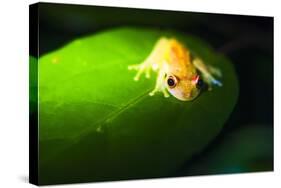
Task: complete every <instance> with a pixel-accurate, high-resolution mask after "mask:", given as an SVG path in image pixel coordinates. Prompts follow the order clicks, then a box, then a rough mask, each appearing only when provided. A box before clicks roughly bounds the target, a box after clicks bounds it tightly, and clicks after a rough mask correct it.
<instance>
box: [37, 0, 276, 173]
mask: <svg viewBox="0 0 281 188" xmlns="http://www.w3.org/2000/svg"><path fill="white" fill-rule="evenodd" d="M39 23H40V24H39V29H40V35H39V40H40V46H39V54H40V56H42V55H44V54H46V53H48V52H50V51H52V50H56V49H58V48H60V47H62V46H64V45H65V44H66V43H68V42H70V41H72V40H73V39H75V38H78V37H80V36H86V35H92V34H94V33H96V32H99V31H102V30H104V29H110V28H112V27H118V26H146V27H157V28H163V29H165V28H167V29H171V28H172V29H176V30H180V31H182V32H186V33H188V34H192V35H195V36H197V37H200V38H201V39H203V40H204V41H206V42H207V43H209V44H210V45H211V46H212V47H213V48H214V49H215V50H216V51H217V52H218V53H222V54H224V55H225V56H227V57H228V58H229V59H230V60H231V61H232V62H233V64H234V66H235V69H236V72H237V76H238V79H239V84H240V92H239V99H238V102H237V105H236V107H235V109H234V111H233V113H232V115H231V117H230V118H229V120H228V122H227V123H226V125H225V127H224V129H223V131H222V132H221V134H220V135H219V136H218V137H217V138H216V139H215V140H214V141H213V142H212V143H211V144H210V145H209V146H208V148H207V149H206V151H204V152H203V153H202V154H201V155H199V156H195V157H194V159H193V160H192V161H189V162H187V164H186V167H188V166H190V164H191V163H196V162H197V163H200V160H202V159H204V157H206V156H208V155H210V153H211V154H212V153H214V152H215V150H216V146H217V145H220V144H221V143H222V142H224V140H225V139H227V137H228V136H229V135H232V133H233V132H235V134H238V135H239V130H240V129H245V128H247V129H249V130H250V132H251V130H252V131H253V132H254V131H256V130H257V129H260V128H261V127H262V129H263V130H267V131H269V132H270V134H269V136H268V135H267V136H266V139H265V140H266V142H268V143H267V147H269V148H270V151H272V152H271V153H267V154H266V155H263V156H261V157H260V156H253V158H258V160H259V161H261V162H259V165H256V166H255V167H254V168H251V169H253V170H255V171H260V170H272V169H273V18H272V17H258V16H240V15H226V14H209V13H192V12H175V11H161V10H153V11H152V10H145V9H128V8H110V7H97V6H78V5H64V4H55V5H54V4H45V3H41V4H40V6H39ZM237 132H238V133H237ZM244 134H245V133H244ZM242 136H243V135H242ZM242 136H241V138H242ZM244 136H245V135H244ZM238 138H239V136H238ZM249 139H251V137H250V136H249ZM254 139H255V138H253V140H254ZM241 144H243V143H241ZM225 152H228V151H225ZM265 152H268V150H266V151H265ZM241 160H242V159H241ZM261 163H262V165H260V164H261ZM260 166H262V167H260ZM186 167H183V170H182V171H180V172H179V173H177V174H176V175H182V174H186V169H185V168H186ZM187 171H188V170H187ZM224 172H227V171H224ZM232 172H236V171H235V170H234V171H232ZM237 172H241V171H239V170H238V171H237ZM204 173H208V172H203V171H202V172H196V173H194V174H204ZM187 174H193V173H190V172H189V173H187Z"/></svg>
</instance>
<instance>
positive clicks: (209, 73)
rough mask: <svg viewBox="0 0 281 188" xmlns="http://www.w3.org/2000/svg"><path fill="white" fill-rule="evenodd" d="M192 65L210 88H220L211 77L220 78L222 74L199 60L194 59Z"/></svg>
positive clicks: (219, 84) (218, 82)
mask: <svg viewBox="0 0 281 188" xmlns="http://www.w3.org/2000/svg"><path fill="white" fill-rule="evenodd" d="M193 65H194V66H195V68H196V69H197V70H199V72H200V73H201V74H202V77H203V80H204V81H205V82H207V83H208V84H209V86H210V88H211V86H212V85H217V86H222V83H221V82H220V81H219V80H217V79H215V77H214V76H213V75H216V76H218V77H221V76H222V74H221V72H220V70H219V69H217V68H215V67H213V66H210V65H206V64H205V63H204V62H203V61H202V60H201V59H199V58H195V59H194V60H193Z"/></svg>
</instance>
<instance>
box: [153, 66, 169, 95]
mask: <svg viewBox="0 0 281 188" xmlns="http://www.w3.org/2000/svg"><path fill="white" fill-rule="evenodd" d="M165 78H166V71H165V69H160V70H159V72H158V75H157V80H156V85H155V87H154V89H153V90H152V91H151V92H150V93H149V95H150V96H153V95H154V94H155V93H156V92H162V93H163V95H164V97H166V98H167V97H169V96H170V95H169V93H168V91H167V90H166V85H165Z"/></svg>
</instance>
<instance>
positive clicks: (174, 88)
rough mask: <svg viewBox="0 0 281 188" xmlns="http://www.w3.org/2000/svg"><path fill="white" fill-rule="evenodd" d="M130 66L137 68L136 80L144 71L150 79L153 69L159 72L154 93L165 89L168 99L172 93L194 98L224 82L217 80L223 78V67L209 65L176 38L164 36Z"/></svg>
mask: <svg viewBox="0 0 281 188" xmlns="http://www.w3.org/2000/svg"><path fill="white" fill-rule="evenodd" d="M128 69H129V70H135V71H137V73H136V75H135V76H134V78H133V79H134V80H135V81H139V79H140V77H141V75H143V74H144V75H145V77H146V78H147V79H149V78H151V72H155V73H156V74H157V77H156V84H155V87H154V89H153V90H152V91H151V92H149V95H150V96H154V95H155V94H156V93H157V92H162V93H163V95H164V97H166V98H167V97H169V96H170V95H172V96H174V97H175V98H177V99H178V100H181V101H192V100H194V99H195V98H197V97H198V96H199V94H200V93H201V92H202V90H203V88H208V89H207V90H209V91H211V90H212V88H213V86H219V87H222V85H223V84H222V82H221V81H219V80H218V79H217V77H222V73H221V71H220V69H218V68H216V67H214V66H211V65H209V64H206V63H205V62H204V61H203V60H202V59H201V58H200V57H198V56H196V55H194V53H191V50H190V49H189V48H187V47H186V46H185V45H184V44H183V43H181V42H180V41H179V40H178V39H176V38H174V37H165V36H163V37H160V38H159V39H158V40H157V41H156V43H155V44H154V46H153V48H152V50H151V52H150V53H149V55H148V56H147V57H146V58H145V59H144V61H143V62H141V63H139V64H132V65H129V66H128Z"/></svg>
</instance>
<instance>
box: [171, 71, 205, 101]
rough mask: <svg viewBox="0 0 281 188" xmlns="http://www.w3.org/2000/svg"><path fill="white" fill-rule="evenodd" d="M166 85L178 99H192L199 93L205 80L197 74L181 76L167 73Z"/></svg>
mask: <svg viewBox="0 0 281 188" xmlns="http://www.w3.org/2000/svg"><path fill="white" fill-rule="evenodd" d="M166 85H167V87H166V88H167V90H168V91H169V92H170V93H171V94H172V95H173V96H174V97H176V98H177V99H179V100H182V101H191V100H193V99H195V98H196V97H197V96H198V95H199V93H200V90H201V89H202V88H203V85H204V82H203V80H202V79H201V78H200V76H199V75H197V74H195V75H193V76H192V77H190V78H187V77H184V78H179V77H177V76H175V75H167V77H166Z"/></svg>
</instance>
